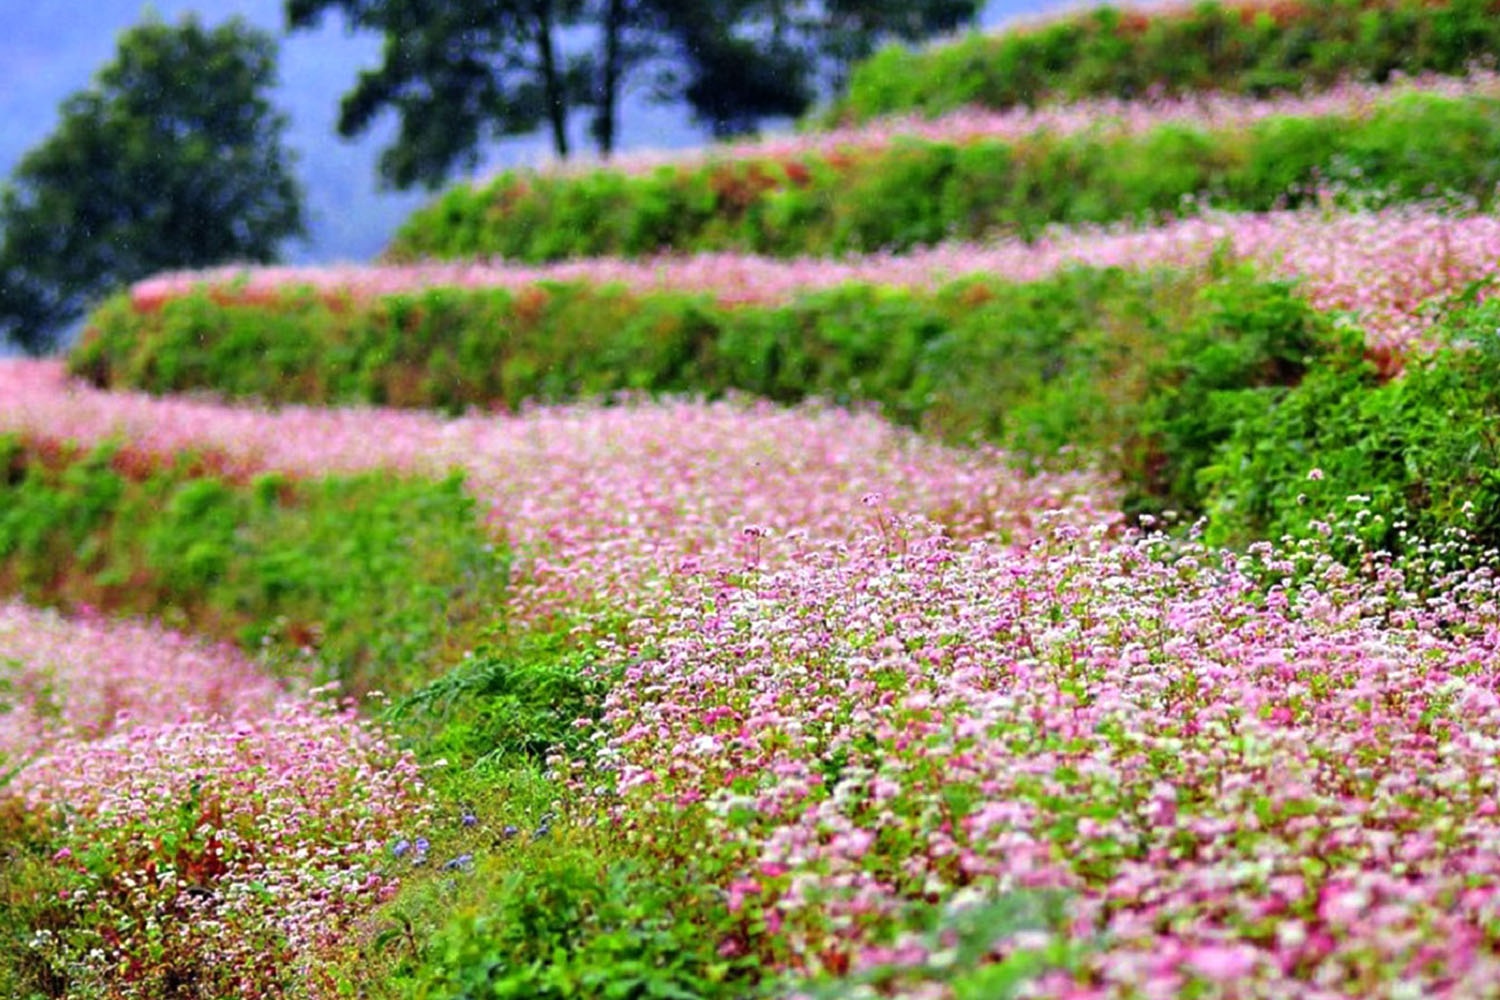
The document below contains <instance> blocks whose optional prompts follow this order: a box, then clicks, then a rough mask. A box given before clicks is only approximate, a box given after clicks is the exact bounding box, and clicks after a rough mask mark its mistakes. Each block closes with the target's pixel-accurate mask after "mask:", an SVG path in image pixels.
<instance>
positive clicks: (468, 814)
mask: <svg viewBox="0 0 1500 1000" xmlns="http://www.w3.org/2000/svg"><path fill="white" fill-rule="evenodd" d="M459 822H460V823H462V824H463V825H464V826H473V825H474V824H476V823H478V822H479V817H478V816H475V815H474V813H473V811H472V810H469V809H465V810H464V814H463V816H462V817H461V818H460V819H459Z"/></svg>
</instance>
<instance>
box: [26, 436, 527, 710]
mask: <svg viewBox="0 0 1500 1000" xmlns="http://www.w3.org/2000/svg"><path fill="white" fill-rule="evenodd" d="M213 468H214V463H213V462H212V461H211V460H205V458H204V457H203V456H191V455H184V456H179V457H177V458H173V459H165V460H163V459H160V458H157V457H153V456H146V455H141V454H139V453H136V452H133V451H131V450H130V449H129V448H128V447H127V446H123V445H119V444H114V445H106V446H103V447H100V448H97V449H94V450H92V451H85V450H81V449H78V448H76V447H73V446H71V445H65V444H58V443H55V442H46V441H35V440H31V439H26V438H22V437H18V436H15V435H0V590H4V591H6V592H10V593H19V594H20V595H22V596H24V597H25V598H26V599H27V600H29V601H32V602H35V603H40V604H61V605H64V606H80V605H88V606H91V607H94V608H97V609H100V610H104V611H109V612H113V613H120V614H132V615H143V616H149V617H152V618H157V619H161V620H162V621H164V622H166V623H167V624H169V625H173V626H177V627H181V628H185V629H187V630H190V631H193V632H197V633H200V634H204V635H209V636H213V637H216V638H221V639H227V640H231V641H235V642H238V643H239V644H240V645H241V646H243V647H244V648H245V649H247V650H250V651H261V650H269V651H271V652H273V653H275V654H277V655H276V657H275V658H276V659H277V660H278V661H280V662H282V663H283V664H284V665H285V664H287V663H288V662H290V663H291V664H293V665H294V668H295V665H296V664H298V663H300V662H301V660H302V658H303V656H304V653H305V652H307V651H310V652H312V653H315V654H316V657H317V662H318V664H319V669H318V670H317V671H316V673H315V676H314V677H312V678H311V679H313V680H317V681H338V682H341V683H342V684H343V686H344V687H345V689H346V690H348V691H350V692H355V693H358V692H363V691H368V690H371V689H374V688H381V689H384V690H387V691H401V690H404V689H410V688H411V687H413V686H414V685H415V684H417V683H421V682H425V681H426V680H430V679H431V678H432V677H433V676H436V675H437V674H438V673H440V672H441V666H440V663H439V661H445V660H446V661H448V662H451V660H452V659H456V655H455V656H452V657H448V656H447V655H446V654H447V653H448V652H454V653H455V654H456V652H457V651H458V650H460V649H461V648H463V646H464V645H465V644H468V643H472V642H473V640H474V638H475V637H476V635H477V633H478V632H479V631H480V630H481V628H482V627H485V626H488V625H489V624H490V623H491V622H492V621H493V620H495V619H496V618H497V617H499V613H498V610H497V609H498V608H500V607H501V605H502V600H503V594H504V586H505V581H506V570H507V559H506V557H505V556H504V555H503V554H501V553H498V552H497V551H496V549H495V546H494V545H493V544H492V543H491V540H490V539H489V538H488V537H487V536H486V534H485V533H484V530H483V529H482V527H481V524H480V518H479V517H478V514H477V513H476V510H475V508H474V501H473V500H472V499H471V498H470V497H469V496H468V495H467V493H466V492H465V491H464V489H463V486H462V483H461V481H460V480H459V479H458V478H457V477H454V478H450V479H447V480H443V481H423V480H418V479H410V478H397V477H395V476H393V475H390V474H384V473H372V474H365V475H360V476H352V477H341V478H327V479H316V480H300V479H290V478H286V477H282V476H277V475H265V476H262V477H260V478H257V479H255V480H253V481H249V482H245V481H237V480H235V479H233V478H230V477H226V476H224V475H221V474H218V473H216V472H214V471H213Z"/></svg>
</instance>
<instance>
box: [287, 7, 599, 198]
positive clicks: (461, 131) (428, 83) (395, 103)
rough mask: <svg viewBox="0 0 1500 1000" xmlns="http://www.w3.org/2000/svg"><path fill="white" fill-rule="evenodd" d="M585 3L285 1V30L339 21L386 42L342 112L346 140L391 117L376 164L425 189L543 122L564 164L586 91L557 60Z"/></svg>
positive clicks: (393, 182)
mask: <svg viewBox="0 0 1500 1000" xmlns="http://www.w3.org/2000/svg"><path fill="white" fill-rule="evenodd" d="M582 3H583V0H287V3H286V16H287V22H288V24H289V25H290V26H291V28H292V29H293V30H298V29H303V28H311V27H315V26H316V25H317V24H318V22H319V21H320V20H321V19H322V17H323V15H324V13H326V12H327V11H330V10H339V11H341V12H342V13H343V15H344V18H345V19H346V21H347V23H348V26H349V27H350V29H352V30H369V31H377V32H380V33H381V34H383V35H384V36H385V50H384V61H383V62H382V63H381V64H380V66H379V67H378V68H377V69H373V70H367V71H366V72H364V73H361V74H360V76H359V80H358V82H357V83H356V84H355V87H354V89H353V90H351V91H350V92H349V93H348V94H346V95H345V96H344V99H343V103H342V105H341V107H340V109H339V120H338V130H339V134H340V135H343V136H345V137H351V136H356V135H359V134H360V133H362V132H364V131H365V130H366V129H368V128H369V127H370V125H371V124H372V123H373V122H374V120H375V117H376V115H377V114H379V112H381V111H382V110H384V109H385V108H387V107H389V108H392V109H394V110H395V111H396V112H397V114H398V116H399V117H400V122H401V124H400V134H399V135H398V137H397V139H396V141H395V143H394V144H393V145H391V146H390V147H388V148H387V149H386V150H385V152H384V153H382V155H381V158H380V166H379V169H380V176H381V179H382V181H383V182H384V183H386V184H387V185H390V186H393V187H398V188H409V187H412V186H414V185H416V184H419V183H420V184H425V185H427V186H429V187H434V186H436V185H437V184H438V183H440V182H441V180H442V179H443V178H445V177H447V176H448V175H449V174H450V173H452V171H453V170H454V169H455V168H463V169H473V168H474V166H475V165H476V164H477V163H478V159H479V147H480V144H481V143H483V142H486V141H489V140H492V139H500V138H504V137H506V136H514V135H525V134H527V133H529V132H533V131H535V130H536V129H537V128H538V127H539V126H540V125H541V124H542V123H543V122H546V123H547V125H548V126H549V127H550V129H551V132H552V141H553V145H554V148H555V149H556V150H557V154H558V155H559V156H567V155H568V132H567V115H568V109H569V108H570V107H572V106H573V105H574V104H576V103H577V102H578V101H579V100H580V99H581V98H582V96H583V95H584V94H585V93H586V90H587V81H586V80H585V79H584V78H583V76H582V67H581V65H580V64H578V63H576V62H570V61H569V60H566V59H565V58H564V57H563V56H562V54H561V53H560V51H559V47H558V35H559V32H561V31H562V30H563V29H564V28H567V27H569V26H571V25H574V24H576V23H578V20H579V18H580V17H581V15H582V13H583V5H582Z"/></svg>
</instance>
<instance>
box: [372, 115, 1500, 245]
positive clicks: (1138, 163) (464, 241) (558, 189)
mask: <svg viewBox="0 0 1500 1000" xmlns="http://www.w3.org/2000/svg"><path fill="white" fill-rule="evenodd" d="M1330 180H1332V181H1334V182H1336V183H1335V187H1342V188H1347V189H1349V190H1347V191H1342V192H1340V191H1334V192H1332V193H1333V194H1337V195H1339V196H1340V197H1347V196H1351V195H1352V196H1354V197H1356V198H1358V199H1360V200H1361V202H1362V203H1365V202H1368V201H1369V199H1370V198H1371V197H1372V196H1374V197H1376V198H1383V199H1395V200H1409V199H1416V198H1429V197H1431V196H1432V195H1433V194H1435V193H1436V194H1440V195H1456V196H1462V197H1465V198H1470V199H1473V200H1474V201H1475V202H1477V203H1478V204H1479V205H1481V206H1488V205H1489V204H1491V203H1492V201H1493V198H1494V193H1495V186H1496V184H1497V182H1500V100H1497V99H1495V98H1493V97H1487V96H1460V97H1451V96H1443V95H1437V94H1405V95H1397V96H1396V97H1393V98H1390V99H1387V100H1384V101H1382V102H1380V103H1379V104H1378V105H1377V106H1376V107H1374V108H1373V109H1372V110H1370V111H1368V112H1362V113H1361V114H1359V115H1357V116H1351V117H1336V116H1335V117H1322V118H1288V117H1280V118H1270V119H1267V120H1263V121H1260V122H1258V123H1256V124H1254V125H1252V126H1249V127H1247V128H1232V129H1221V130H1214V129H1211V128H1210V127H1208V126H1205V125H1192V124H1189V123H1184V122H1179V123H1174V124H1170V125H1163V126H1161V127H1159V128H1157V129H1154V130H1150V131H1147V132H1144V133H1141V134H1137V135H1122V134H1118V133H1116V134H1111V133H1109V132H1102V133H1101V132H1086V133H1080V134H1071V135H1063V134H1057V133H1053V132H1046V131H1041V132H1038V133H1036V134H1035V135H1032V136H1030V137H1027V138H1025V139H1023V140H1019V141H1001V140H999V139H976V140H967V141H964V142H954V141H946V140H929V139H917V138H910V137H908V138H903V139H901V140H900V141H897V142H894V143H892V144H890V145H889V146H887V147H883V148H880V147H875V148H869V149H865V150H862V151H861V150H850V149H843V150H840V151H838V152H837V153H836V154H829V155H828V156H824V155H823V154H818V153H815V152H807V153H803V154H799V155H798V156H797V157H796V158H795V159H792V158H788V159H787V160H785V161H781V160H769V159H768V160H754V159H742V160H733V161H731V160H712V159H711V160H708V161H705V162H703V163H701V164H696V165H683V166H679V167H676V168H666V169H661V170H657V171H654V172H650V173H643V174H626V173H621V172H617V171H613V170H610V169H608V168H605V167H600V168H597V169H593V170H588V171H581V172H575V173H567V174H562V173H535V172H528V171H509V172H507V173H504V174H502V175H500V176H499V177H497V178H495V179H493V180H491V181H489V182H487V183H486V184H485V185H484V186H483V187H482V188H477V187H469V186H464V185H461V186H459V187H456V188H453V189H451V190H450V191H448V192H446V193H444V194H443V195H442V196H441V197H439V198H438V199H437V200H436V201H434V202H433V203H432V204H430V205H428V206H427V207H425V208H423V209H420V210H418V211H417V212H415V213H414V214H413V215H412V216H411V217H410V218H409V219H408V220H407V221H406V223H405V224H404V225H403V226H402V228H401V230H400V231H399V232H398V233H397V236H396V239H395V241H394V242H393V244H392V245H391V247H390V249H389V251H388V256H390V257H391V258H392V259H397V260H400V259H413V258H424V257H437V258H463V257H472V256H484V255H494V256H502V257H505V258H508V259H513V260H520V261H526V262H532V263H536V262H542V261H548V260H559V259H563V258H567V257H573V256H586V255H606V254H608V255H616V256H626V257H637V256H642V255H646V254H651V253H655V252H658V251H666V250H670V251H676V252H697V251H708V250H739V251H746V252H755V253H765V254H772V255H780V256H791V255H804V254H838V253H850V252H870V251H877V250H904V249H908V248H910V247H913V246H916V245H919V244H926V243H934V242H937V241H939V240H944V239H951V238H971V239H972V238H979V237H983V236H989V235H993V234H995V233H996V232H1010V233H1015V234H1019V235H1021V236H1023V237H1028V238H1029V237H1032V236H1035V235H1037V234H1038V233H1040V232H1041V231H1042V230H1043V229H1045V228H1046V227H1047V226H1050V225H1054V224H1058V223H1066V224H1076V223H1107V222H1117V221H1122V220H1137V221H1140V220H1149V219H1151V218H1155V217H1158V216H1160V215H1162V214H1174V213H1178V212H1180V211H1181V210H1182V208H1183V203H1184V199H1190V198H1197V199H1200V200H1202V201H1206V202H1208V203H1211V204H1214V205H1216V206H1218V207H1220V208H1223V209H1226V210H1234V211H1262V210H1267V209H1270V208H1273V207H1275V206H1277V205H1281V204H1286V205H1290V206H1295V205H1298V204H1301V203H1303V202H1305V201H1306V200H1308V199H1309V198H1312V197H1317V196H1320V194H1321V195H1322V196H1328V195H1329V194H1330V192H1328V191H1324V192H1321V193H1320V192H1319V191H1318V189H1319V187H1320V186H1325V187H1326V186H1327V185H1328V184H1329V182H1330ZM579 206H587V210H588V214H587V216H586V217H581V216H580V215H579Z"/></svg>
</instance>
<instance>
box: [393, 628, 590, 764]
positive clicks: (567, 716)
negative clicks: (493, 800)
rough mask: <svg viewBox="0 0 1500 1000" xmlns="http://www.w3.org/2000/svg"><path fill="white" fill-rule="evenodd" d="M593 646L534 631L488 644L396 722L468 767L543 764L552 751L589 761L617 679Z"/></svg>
mask: <svg viewBox="0 0 1500 1000" xmlns="http://www.w3.org/2000/svg"><path fill="white" fill-rule="evenodd" d="M596 660H597V656H596V654H595V652H594V650H593V646H592V644H582V645H581V644H580V643H579V642H578V640H577V639H576V638H575V636H574V635H573V634H572V633H571V631H568V632H563V631H557V630H531V631H527V632H525V633H523V634H521V635H520V636H517V637H514V638H508V637H506V636H504V635H497V636H491V637H490V638H489V641H487V642H486V643H484V644H483V645H481V646H479V647H478V648H477V649H475V650H474V651H473V653H472V655H469V656H465V657H464V659H463V660H462V662H460V663H459V664H458V665H457V666H455V667H454V668H453V669H452V670H450V671H449V672H448V673H447V674H445V675H443V676H442V677H440V678H438V679H437V680H435V681H432V682H431V683H429V684H427V685H425V686H423V687H422V688H420V689H419V690H417V691H415V692H413V693H412V694H410V695H408V696H407V697H405V698H404V699H402V700H401V701H399V702H397V703H396V704H395V705H393V706H392V707H391V710H390V713H389V718H390V721H392V722H393V723H396V724H399V725H401V726H403V728H408V729H411V730H413V731H420V732H421V733H422V736H421V741H422V744H423V746H424V747H425V748H426V752H427V753H429V754H430V755H433V756H438V757H442V758H444V759H446V760H448V761H450V762H452V763H455V764H461V765H463V766H475V767H479V768H481V769H482V768H487V767H492V766H498V765H502V764H507V763H514V762H516V761H518V760H529V761H531V762H533V763H535V764H537V765H542V764H544V763H545V762H546V759H547V757H548V756H549V755H550V754H553V753H562V754H565V755H567V756H568V757H570V758H582V757H584V756H586V751H587V750H588V746H587V743H588V732H587V731H586V730H584V729H582V728H580V727H579V725H578V722H579V721H580V720H585V719H586V720H589V721H591V722H597V721H598V720H599V717H600V713H601V712H602V710H603V704H604V697H605V695H606V694H608V693H609V687H610V678H609V677H607V676H605V675H604V674H603V673H602V671H600V670H599V669H598V668H597V667H596Z"/></svg>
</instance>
